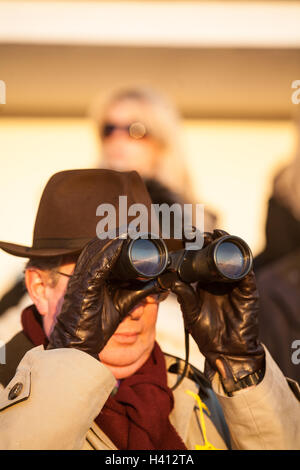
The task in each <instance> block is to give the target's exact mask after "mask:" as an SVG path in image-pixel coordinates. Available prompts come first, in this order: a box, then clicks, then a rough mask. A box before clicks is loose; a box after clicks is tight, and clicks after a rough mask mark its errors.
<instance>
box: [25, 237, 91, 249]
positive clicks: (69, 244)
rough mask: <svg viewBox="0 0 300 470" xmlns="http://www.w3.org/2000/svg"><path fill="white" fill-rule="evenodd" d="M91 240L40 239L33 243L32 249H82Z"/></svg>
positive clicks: (84, 238)
mask: <svg viewBox="0 0 300 470" xmlns="http://www.w3.org/2000/svg"><path fill="white" fill-rule="evenodd" d="M90 241H91V238H86V237H82V238H40V239H36V240H34V241H33V246H32V248H34V249H37V250H42V249H51V248H54V249H70V250H73V249H77V248H78V249H82V248H83V247H84V246H85V245H86V244H87V243H88V242H90Z"/></svg>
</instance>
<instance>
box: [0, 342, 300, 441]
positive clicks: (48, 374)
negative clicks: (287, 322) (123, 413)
mask: <svg viewBox="0 0 300 470" xmlns="http://www.w3.org/2000/svg"><path fill="white" fill-rule="evenodd" d="M175 378H176V376H175ZM172 380H173V381H174V376H172V375H170V376H169V385H172V383H171V382H172ZM18 383H19V384H22V388H21V391H20V393H19V394H18V395H17V396H16V397H15V398H12V397H13V396H14V394H12V393H10V391H11V390H12V388H13V387H14V386H15V385H16V384H18ZM114 386H115V379H114V377H113V375H112V373H111V372H110V371H109V370H108V369H107V368H106V367H105V366H104V365H103V364H101V363H99V362H98V361H97V360H95V359H93V358H92V357H91V356H89V355H88V354H86V353H83V352H81V351H79V350H76V349H56V350H49V351H48V350H46V351H45V350H44V349H43V347H42V346H38V347H36V348H34V349H32V350H30V351H29V352H27V353H26V354H25V356H24V358H23V359H22V361H21V362H20V364H19V366H18V369H17V372H16V375H15V376H14V378H13V379H12V380H11V382H10V383H9V384H8V386H7V387H6V388H5V389H4V390H2V391H1V392H0V449H66V450H68V449H70V450H71V449H105V450H110V449H111V450H112V449H116V447H115V446H114V444H113V443H112V442H111V441H110V439H109V438H108V437H107V436H106V435H105V434H104V433H103V432H102V431H101V430H100V429H99V427H98V426H97V425H96V423H95V422H94V419H95V417H96V416H97V415H98V414H99V412H100V410H101V408H102V407H103V405H104V403H105V401H106V400H107V398H108V396H109V395H110V393H111V391H112V389H113V387H114ZM16 389H20V386H17V387H15V388H14V390H16ZM213 389H214V391H215V393H216V394H217V397H218V400H219V402H220V404H221V407H222V409H223V412H224V415H225V418H226V421H227V425H228V427H229V431H230V435H231V439H232V447H233V448H234V449H300V403H299V401H298V399H297V398H296V396H295V395H294V394H293V392H292V391H291V389H290V387H289V385H288V383H287V381H286V379H285V377H284V376H283V374H282V373H281V371H280V370H279V368H278V367H277V365H276V363H275V362H274V361H273V359H272V358H271V356H270V354H269V353H268V351H266V373H265V377H264V379H263V380H262V382H261V383H260V384H259V385H257V386H255V387H253V388H251V389H247V390H245V391H241V392H239V393H238V394H237V395H235V396H233V397H227V396H224V394H223V393H222V389H221V385H220V383H219V381H218V378H217V376H215V379H214V381H213ZM186 390H192V391H196V386H195V384H194V383H193V382H192V381H191V380H189V379H185V380H184V381H183V382H182V383H181V385H180V386H179V387H178V388H177V389H176V390H175V392H174V399H175V406H174V409H173V411H172V413H171V415H170V420H171V422H172V424H173V425H174V426H175V428H176V429H177V431H178V433H179V435H180V436H181V437H182V439H183V440H184V442H185V444H186V446H187V448H188V449H191V450H193V449H195V446H196V445H203V444H204V439H203V429H202V428H201V426H199V424H198V423H199V419H198V416H197V413H199V410H198V409H197V406H195V405H196V402H195V400H194V398H193V397H191V396H189V395H188V394H187V393H186ZM9 394H10V398H9ZM204 416H205V428H206V433H207V438H208V441H209V442H210V443H211V444H213V445H214V446H215V447H216V448H219V449H226V446H225V444H224V441H223V440H222V438H221V436H220V435H219V433H218V431H217V429H216V428H215V426H214V425H213V423H212V422H211V420H210V418H209V416H208V415H207V414H206V413H205V414H204Z"/></svg>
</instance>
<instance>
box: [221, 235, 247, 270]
mask: <svg viewBox="0 0 300 470" xmlns="http://www.w3.org/2000/svg"><path fill="white" fill-rule="evenodd" d="M215 260H216V265H217V268H218V269H219V271H221V273H222V274H223V275H224V276H226V277H228V278H232V279H236V278H239V277H240V276H243V274H244V272H245V269H247V257H246V258H245V256H244V253H243V251H242V250H241V248H240V247H239V246H238V245H237V244H235V243H232V242H230V241H225V242H223V243H221V244H220V245H219V246H218V247H217V249H216V253H215Z"/></svg>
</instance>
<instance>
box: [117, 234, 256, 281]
mask: <svg viewBox="0 0 300 470" xmlns="http://www.w3.org/2000/svg"><path fill="white" fill-rule="evenodd" d="M150 237H151V235H149V238H144V237H143V236H141V237H140V238H135V239H131V240H130V241H128V242H127V243H125V244H124V246H123V249H122V252H121V255H120V258H119V260H118V263H117V265H116V267H115V270H114V273H113V277H114V279H120V280H124V281H128V280H142V281H147V280H150V279H154V278H159V276H161V275H162V274H165V273H168V272H169V273H174V274H176V275H177V276H178V278H179V279H181V280H182V281H184V282H187V283H193V282H197V281H202V282H216V281H217V282H235V281H239V280H241V279H243V278H244V277H245V276H246V275H247V274H248V273H249V271H250V270H251V268H252V264H253V258H252V253H251V250H250V248H249V246H248V245H247V243H245V242H244V240H242V239H241V238H239V237H236V236H232V235H224V236H222V237H220V238H218V239H217V240H214V241H213V242H212V243H210V244H208V245H207V246H205V247H204V248H202V249H201V250H184V249H182V250H179V251H175V252H169V251H168V249H167V246H166V244H165V242H164V241H163V240H162V239H156V238H150Z"/></svg>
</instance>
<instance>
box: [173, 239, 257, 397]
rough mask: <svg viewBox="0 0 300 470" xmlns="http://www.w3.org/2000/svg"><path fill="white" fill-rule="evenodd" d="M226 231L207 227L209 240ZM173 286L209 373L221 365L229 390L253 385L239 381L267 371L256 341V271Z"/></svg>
mask: <svg viewBox="0 0 300 470" xmlns="http://www.w3.org/2000/svg"><path fill="white" fill-rule="evenodd" d="M223 235H227V233H226V232H223V231H221V230H215V231H214V232H213V234H211V233H206V234H205V242H204V243H205V246H206V245H207V244H208V243H210V242H212V241H213V240H215V239H217V238H219V237H221V236H223ZM170 287H171V290H172V291H173V292H174V293H175V294H176V296H177V299H178V302H179V303H180V306H181V310H182V313H183V318H184V323H185V327H186V329H187V330H188V331H189V332H190V333H191V335H192V337H193V338H194V340H195V341H196V343H197V345H198V347H199V349H200V351H201V353H202V354H203V355H204V356H205V357H206V368H205V369H206V370H205V372H206V373H207V375H208V376H209V377H210V378H211V376H212V372H213V371H218V372H219V373H220V375H221V379H222V383H223V386H224V388H225V390H226V391H227V392H232V391H235V390H238V389H239V388H244V387H245V386H247V385H251V381H250V383H249V384H247V385H245V384H243V386H241V387H239V386H238V382H240V381H241V380H242V381H243V379H245V378H246V377H252V374H254V373H258V371H260V376H263V370H264V362H265V354H264V349H263V347H262V345H261V344H260V343H259V341H258V312H259V296H258V291H257V288H256V282H255V276H254V273H253V271H251V272H250V273H249V274H248V275H247V276H246V277H245V278H244V279H243V280H241V281H239V282H234V283H220V282H214V283H209V284H203V283H200V282H199V283H198V284H197V286H196V291H195V290H194V288H193V287H192V286H191V285H189V284H186V283H184V282H181V281H179V280H176V281H174V282H173V285H172V286H170ZM211 369H213V371H212V370H211ZM213 373H214V372H213ZM260 378H261V377H260Z"/></svg>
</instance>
